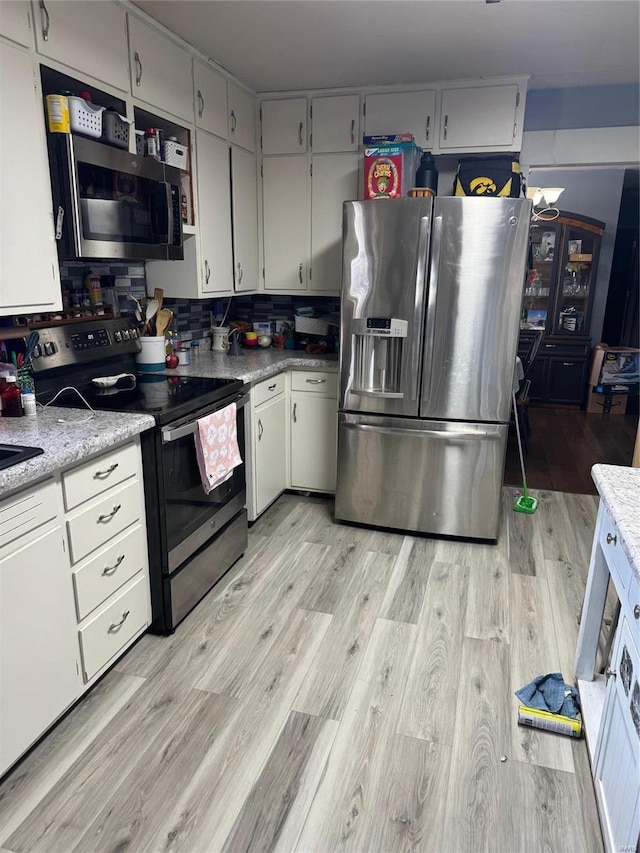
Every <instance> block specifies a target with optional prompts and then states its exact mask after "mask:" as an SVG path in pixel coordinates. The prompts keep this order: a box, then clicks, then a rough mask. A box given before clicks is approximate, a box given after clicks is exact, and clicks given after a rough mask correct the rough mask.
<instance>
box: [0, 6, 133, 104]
mask: <svg viewBox="0 0 640 853" xmlns="http://www.w3.org/2000/svg"><path fill="white" fill-rule="evenodd" d="M2 5H3V6H4V5H5V4H4V3H3V4H2ZM33 10H34V15H35V31H36V44H37V49H38V53H40V54H42V56H48V57H50V58H51V59H55V60H56V61H57V62H61V63H63V65H68V66H69V67H70V68H75V69H77V70H78V71H82V72H84V73H85V74H88V75H89V76H90V77H93V78H94V79H95V80H103V81H104V82H105V83H109V85H110V86H115V88H116V89H122V90H123V91H125V92H126V91H128V89H129V62H128V57H127V20H126V13H125V10H124V9H123V8H122V6H120V5H118V4H116V3H111V2H105V3H95V2H90V0H78V2H76V0H45V2H44V3H38V2H37V0H35V2H34V4H33Z"/></svg>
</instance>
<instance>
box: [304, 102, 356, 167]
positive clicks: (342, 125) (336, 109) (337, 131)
mask: <svg viewBox="0 0 640 853" xmlns="http://www.w3.org/2000/svg"><path fill="white" fill-rule="evenodd" d="M359 117H360V96H359V95H335V96H331V97H327V98H312V99H311V148H312V150H313V152H314V154H318V153H324V152H329V151H357V150H358V145H359V137H360V121H359Z"/></svg>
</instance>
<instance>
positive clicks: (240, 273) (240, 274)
mask: <svg viewBox="0 0 640 853" xmlns="http://www.w3.org/2000/svg"><path fill="white" fill-rule="evenodd" d="M242 276H243V271H242V265H241V263H240V261H238V284H242Z"/></svg>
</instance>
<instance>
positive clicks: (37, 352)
mask: <svg viewBox="0 0 640 853" xmlns="http://www.w3.org/2000/svg"><path fill="white" fill-rule="evenodd" d="M41 355H42V350H41V348H40V344H36V346H35V349H34V350H33V357H34V358H40V356H41Z"/></svg>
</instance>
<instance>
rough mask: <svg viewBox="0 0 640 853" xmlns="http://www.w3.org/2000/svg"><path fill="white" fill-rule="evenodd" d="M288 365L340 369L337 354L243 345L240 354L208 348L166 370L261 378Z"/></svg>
mask: <svg viewBox="0 0 640 853" xmlns="http://www.w3.org/2000/svg"><path fill="white" fill-rule="evenodd" d="M289 367H300V368H306V369H308V370H318V369H320V370H331V371H337V370H338V356H337V355H335V354H327V355H307V353H306V352H302V351H301V350H281V349H273V348H271V349H258V350H249V349H243V350H242V354H241V355H226V354H224V353H218V352H211V350H205V352H202V353H200V354H199V355H198V357H197V358H196V359H193V360H192V362H191V364H189V365H185V366H184V367H177V368H176V369H175V370H167V371H166V373H169V374H178V375H182V376H204V377H213V378H216V379H242V381H243V382H259V381H260V380H261V379H268V377H269V376H274V375H275V374H276V373H280V372H281V371H282V370H287V368H289Z"/></svg>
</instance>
